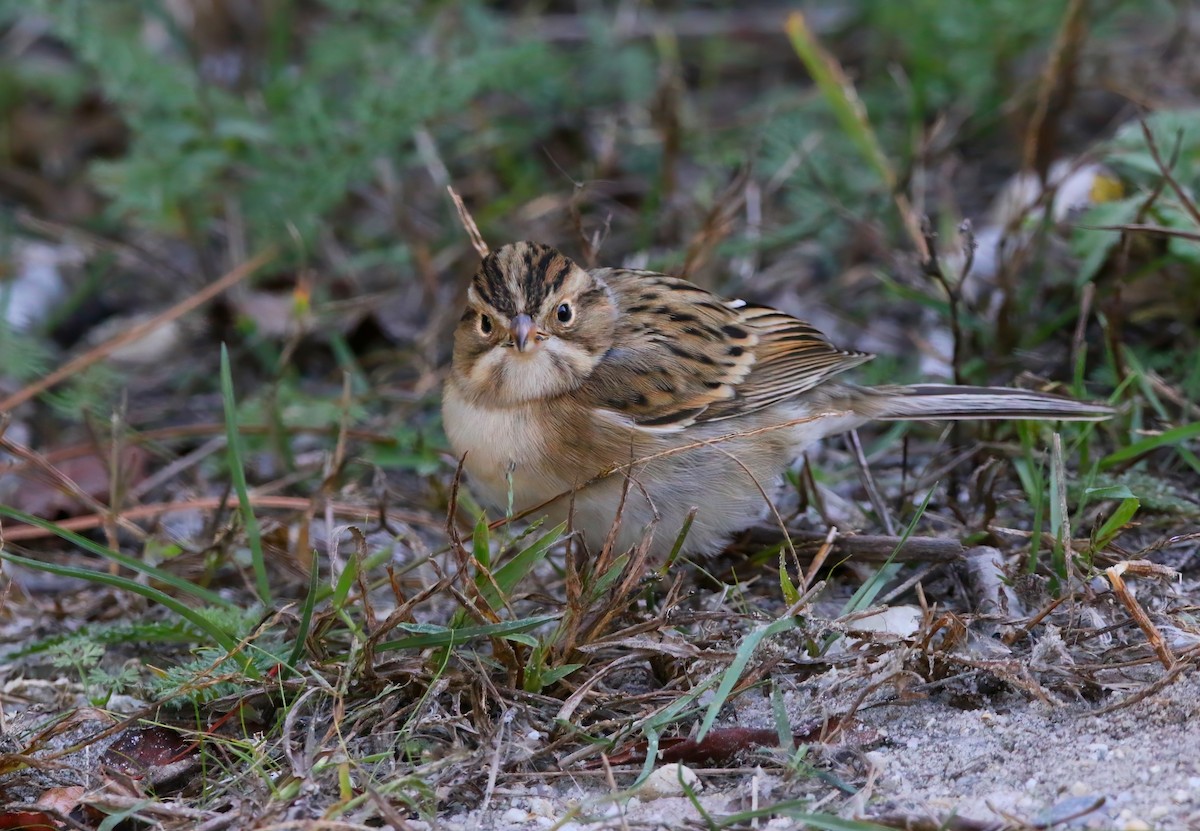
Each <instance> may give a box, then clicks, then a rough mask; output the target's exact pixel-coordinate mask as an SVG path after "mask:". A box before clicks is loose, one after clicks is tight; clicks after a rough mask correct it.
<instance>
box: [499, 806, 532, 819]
mask: <svg viewBox="0 0 1200 831" xmlns="http://www.w3.org/2000/svg"><path fill="white" fill-rule="evenodd" d="M500 819H502V820H504V821H505V822H528V821H529V812H528V811H525V810H522V809H521V808H509V809H508V810H507V811H505V812H504V813H503V814H501V815H500Z"/></svg>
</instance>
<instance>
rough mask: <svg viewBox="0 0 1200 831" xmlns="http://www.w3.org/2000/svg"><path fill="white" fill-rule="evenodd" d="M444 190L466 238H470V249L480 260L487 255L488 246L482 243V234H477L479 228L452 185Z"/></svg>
mask: <svg viewBox="0 0 1200 831" xmlns="http://www.w3.org/2000/svg"><path fill="white" fill-rule="evenodd" d="M446 190H447V191H449V192H450V198H451V199H452V200H454V209H455V210H456V211H458V220H459V222H461V223H462V226H463V229H464V230H465V231H466V232H467V236H468V237H470V238H471V247H472V248H474V249H475V253H477V254H478V255H479V256H480V258H481V259H482V258H483V257H486V256H487V255H488V253H489V249H488V244H487V243H486V242H484V241H483V234H481V233H479V226H478V225H476V224H475V218H474V217H473V216H471V212H470V211H468V210H467V206H466V205H465V204H463V200H462V197H461V196H459V195H458V191H456V190H455V189H454V186H453V185H446Z"/></svg>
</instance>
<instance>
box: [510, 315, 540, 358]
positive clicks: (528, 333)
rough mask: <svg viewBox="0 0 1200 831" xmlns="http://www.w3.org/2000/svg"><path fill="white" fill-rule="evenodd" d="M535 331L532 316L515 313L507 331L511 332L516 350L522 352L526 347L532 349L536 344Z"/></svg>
mask: <svg viewBox="0 0 1200 831" xmlns="http://www.w3.org/2000/svg"><path fill="white" fill-rule="evenodd" d="M535 331H536V330H535V327H534V325H533V318H532V317H530V316H529V315H517V316H516V317H514V318H513V319H512V323H511V324H509V332H511V333H512V339H513V343H515V344H516V345H517V351H518V352H524V351H525V349H526V347H529V348H530V349H532V348H533V347H534V346H535V345H536V344H537V338H536V337H534V334H535Z"/></svg>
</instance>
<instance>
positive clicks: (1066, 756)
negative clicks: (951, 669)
mask: <svg viewBox="0 0 1200 831" xmlns="http://www.w3.org/2000/svg"><path fill="white" fill-rule="evenodd" d="M1112 700H1113V701H1115V700H1116V699H1115V698H1114V699H1112ZM1098 709H1099V708H1098V706H1097V705H1091V704H1082V703H1081V704H1078V705H1069V706H1051V705H1047V704H1044V703H1041V702H1037V701H1029V700H1025V699H1022V698H1019V697H1016V696H1014V695H1008V696H1005V697H1002V698H999V699H992V700H990V701H989V702H988V706H987V707H985V708H981V709H974V710H964V709H959V708H956V707H953V706H951V705H949V704H948V703H946V702H945V701H942V700H939V699H938V698H929V699H925V700H918V701H916V702H914V703H905V704H883V705H880V706H873V707H869V708H867V709H865V710H863V711H862V712H861V713H860V716H861V719H862V721H863V722H864V724H865V725H866V726H868V727H869V728H873V729H874V730H875V731H877V732H878V734H879V739H878V741H876V742H874V743H873V744H872V745H871V746H869V747H868V748H866V753H865V758H864V761H865V763H866V767H867V769H868V770H869V771H870V775H869V776H868V779H870V780H872V781H871V784H870V785H869V786H868V787H866V788H864V789H862V790H860V792H859V794H858V795H857V796H855V797H851V798H849V799H844V798H840V799H838V800H836V801H833V802H826V804H824V805H819V804H818V806H817V807H816V810H820V811H835V812H837V813H839V814H840V815H841V816H843V817H846V818H851V817H859V818H863V819H869V818H871V817H879V818H883V817H887V816H891V817H897V816H906V817H910V818H912V819H924V820H929V821H932V825H931V826H930V827H934V828H936V827H939V826H940V825H941V824H942V823H944V822H946V821H947V820H948V819H949V818H951V817H957V818H959V819H960V820H974V821H977V822H981V823H994V824H996V825H997V827H999V826H1000V825H1003V824H1004V823H1005V822H1010V823H1013V824H1014V825H1015V826H1016V827H1019V825H1017V823H1021V822H1023V823H1027V824H1042V823H1065V824H1064V825H1063V826H1060V827H1071V828H1097V829H1129V831H1137V829H1163V831H1170V829H1200V757H1198V754H1197V752H1196V751H1197V748H1200V715H1198V714H1200V674H1198V673H1196V672H1191V673H1185V674H1183V675H1182V676H1181V677H1179V678H1178V679H1177V680H1176V682H1175V683H1174V684H1172V685H1170V686H1168V687H1166V688H1165V689H1163V690H1161V691H1160V692H1158V693H1156V694H1152V695H1150V696H1148V697H1146V698H1145V699H1143V700H1141V701H1139V702H1137V703H1136V704H1133V705H1132V706H1129V707H1126V708H1123V709H1118V710H1116V711H1114V712H1110V713H1105V714H1099V715H1097V714H1096V713H1097V710H1098ZM755 711H759V712H758V715H759V716H761V717H762V718H763V719H765V720H762V721H760V720H759V719H758V718H756V716H755ZM769 719H770V716H769V710H768V708H766V707H765V706H762V707H758V706H749V707H744V708H742V711H741V712H739V714H738V722H739V723H740V724H742V725H743V726H755V727H766V726H770V720H769ZM697 773H698V774H699V776H700V781H701V782H702V783H703V784H704V789H703V790H702V791H701V792H700V794H699V795H698V799H699V802H700V804H701V806H702V807H703V808H704V810H705V811H706V812H709V813H710V814H711V815H712V816H713V817H714V818H719V817H721V816H723V815H725V816H727V815H729V814H731V813H735V812H737V811H743V810H747V809H748V808H750V807H751V801H750V800H751V798H752V794H753V793H754V792H757V797H758V800H759V804H760V805H768V804H771V803H772V802H779V801H781V800H784V799H803V798H805V797H811V798H813V799H814V802H816V801H818V800H821V797H822V796H823V795H825V794H827V793H828V792H829V788H828V787H827V785H826V784H825V783H823V782H820V781H817V780H809V781H808V783H807V784H806V783H805V781H804V780H800V779H793V780H791V781H785V780H783V779H782V778H781V777H780V776H779V775H778V773H775V772H769V773H763V772H761V771H760V772H759V773H758V774H757V775H742V776H740V777H737V778H731V777H730V776H728V775H725V774H716V775H713V774H708V773H706V772H705V771H704V770H698V771H697ZM556 781H557V783H558V784H555V785H548V784H542V785H540V786H529V787H524V786H518V787H515V788H512V787H509V788H505V787H500V788H498V789H497V791H496V794H497V797H496V799H495V800H494V804H493V805H491V806H489V808H488V809H487V810H476V811H472V812H469V813H465V814H459V815H455V816H450V817H447V818H445V820H443V821H440V822H439V823H438V825H437V826H435V827H437V828H441V829H445V831H459V829H462V830H463V831H467V829H497V831H500V829H534V828H536V829H549V828H552V827H554V826H555V825H556V824H558V823H560V822H562V820H563V819H564V818H567V817H568V814H569V813H571V812H572V811H573V809H579V812H580V813H579V816H576V817H573V818H568V819H567V822H566V823H565V824H562V825H559V826H558V827H559V828H562V829H566V831H571V829H578V828H581V827H590V828H614V829H616V828H638V829H648V828H654V829H658V828H661V829H668V828H670V829H674V828H681V827H685V824H691V825H693V826H694V827H697V828H703V827H705V823H704V820H703V819H702V818H701V816H700V813H699V812H698V811H697V810H696V808H695V806H694V805H693V804H692V802H691V800H689V799H688V798H687V797H685V796H664V797H660V798H650V797H649V796H648V795H646V794H644V793H643V794H640V795H635V796H632V797H630V796H628V795H625V796H624V797H622V798H616V799H614V798H613V797H612V796H610V794H611V793H612V791H609V790H606V789H603V788H599V787H597V780H596V778H595V777H586V781H584V777H581V778H580V779H578V780H575V781H574V782H571V781H570V780H569V779H566V780H564V779H559V780H556ZM565 782H566V783H569V784H564V783H565ZM1098 803H1101V804H1099V807H1097V808H1095V809H1094V810H1089V809H1090V808H1092V807H1093V806H1096V805H1097V804H1098ZM1075 815H1078V816H1075ZM1072 816H1074V817H1075V818H1073V819H1071V817H1072ZM1014 821H1016V822H1014ZM414 827H416V828H422V827H423V824H422V823H415V824H414ZM759 827H761V828H770V829H786V828H799V827H803V823H802V821H801V820H799V819H796V818H788V817H775V818H771V819H763V820H761V821H760V825H759Z"/></svg>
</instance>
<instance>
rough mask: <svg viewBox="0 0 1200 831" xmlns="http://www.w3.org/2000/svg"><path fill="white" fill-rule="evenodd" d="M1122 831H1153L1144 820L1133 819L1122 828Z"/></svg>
mask: <svg viewBox="0 0 1200 831" xmlns="http://www.w3.org/2000/svg"><path fill="white" fill-rule="evenodd" d="M1121 831H1153V829H1152V828H1151V826H1150V823H1148V822H1146V821H1145V820H1144V819H1131V820H1129V821H1128V822H1126V823H1125V824H1124V825H1122V826H1121Z"/></svg>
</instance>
